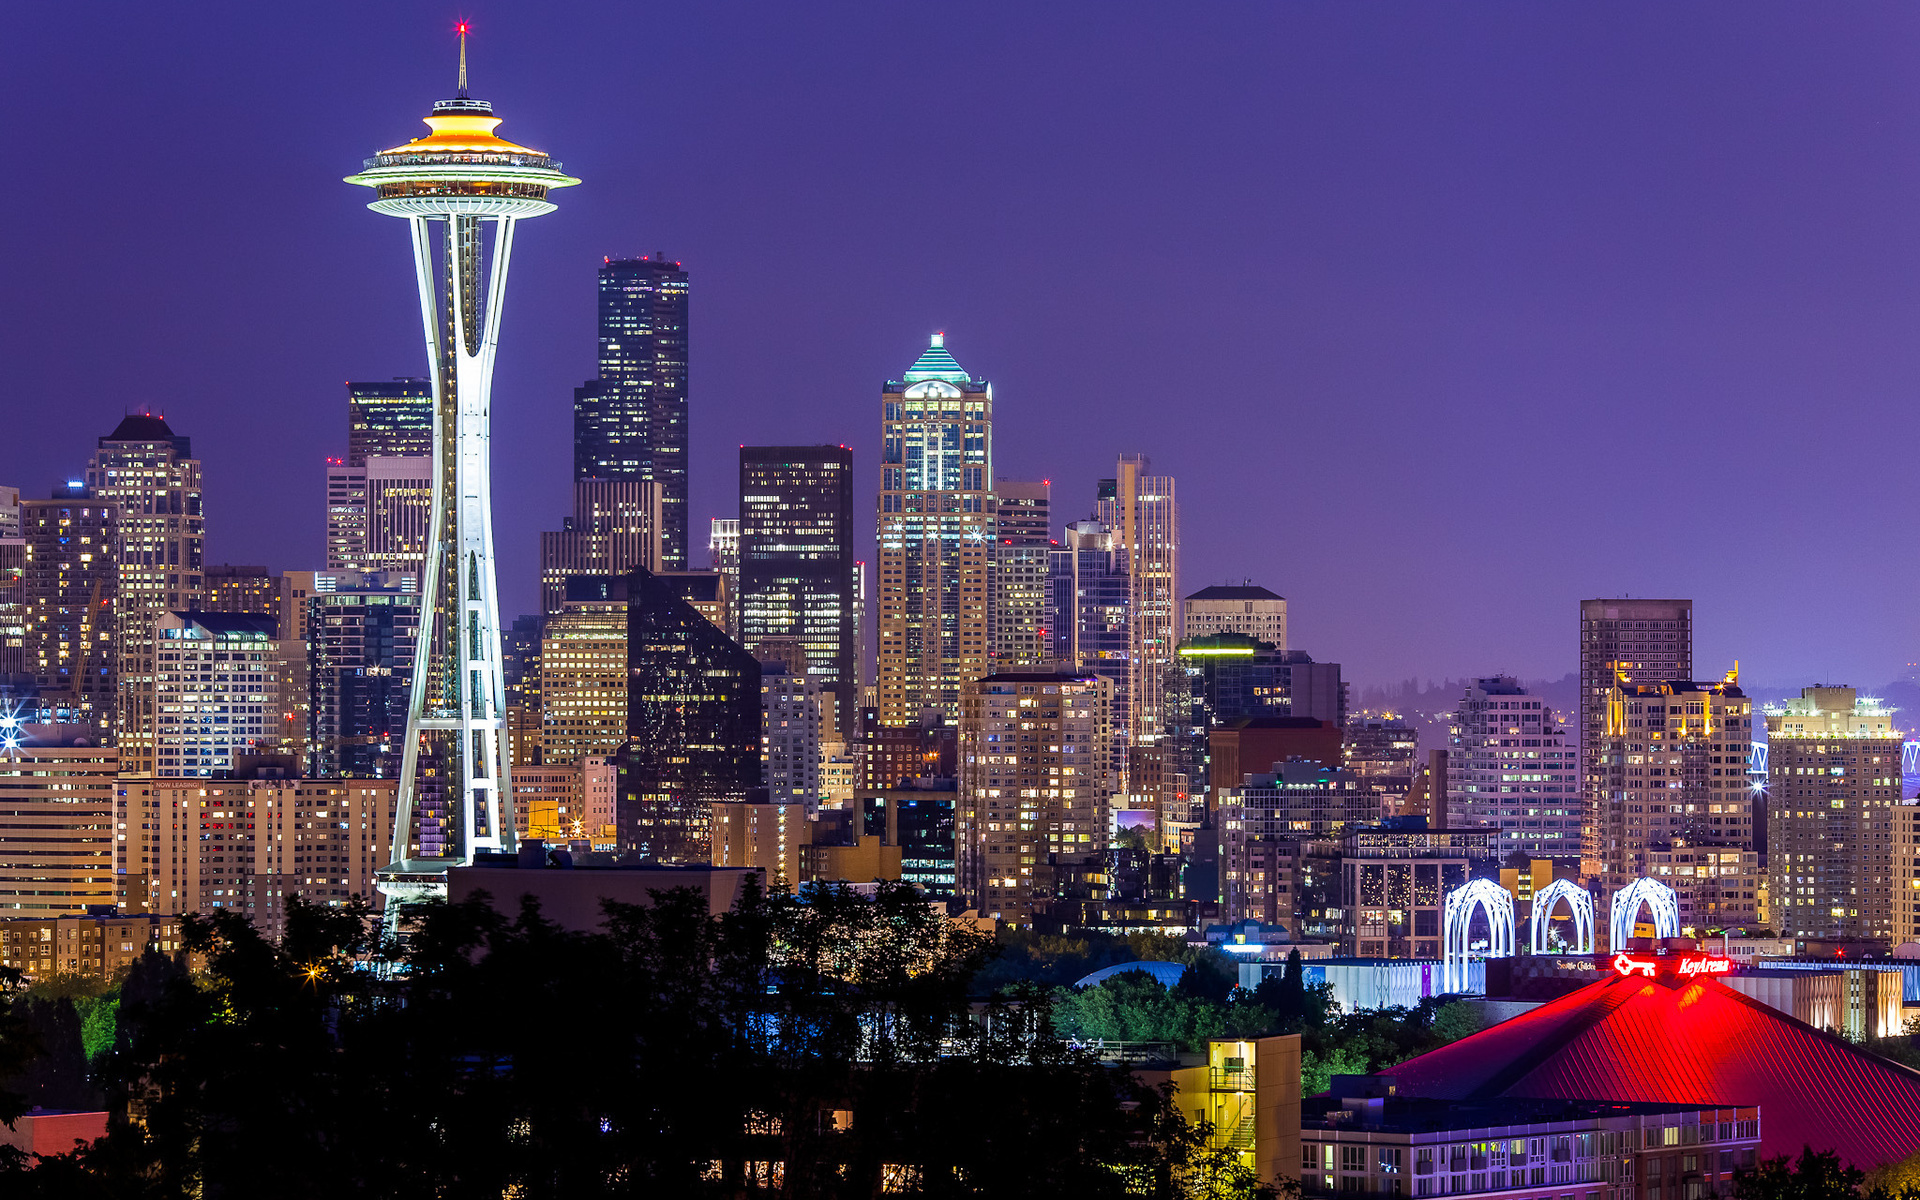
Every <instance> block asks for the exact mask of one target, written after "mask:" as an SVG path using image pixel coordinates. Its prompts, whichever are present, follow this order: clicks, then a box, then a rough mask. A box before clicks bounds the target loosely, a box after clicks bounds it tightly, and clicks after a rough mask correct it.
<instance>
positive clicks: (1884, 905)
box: [1765, 687, 1920, 953]
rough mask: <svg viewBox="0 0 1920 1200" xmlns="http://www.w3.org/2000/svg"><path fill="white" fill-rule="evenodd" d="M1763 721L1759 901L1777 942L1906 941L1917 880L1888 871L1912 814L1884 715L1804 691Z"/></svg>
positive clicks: (1825, 690) (1852, 699) (1840, 690)
mask: <svg viewBox="0 0 1920 1200" xmlns="http://www.w3.org/2000/svg"><path fill="white" fill-rule="evenodd" d="M1766 720H1767V795H1766V798H1765V802H1766V805H1767V825H1766V847H1767V876H1768V881H1769V885H1770V886H1769V888H1768V899H1769V904H1770V912H1771V917H1772V920H1773V923H1774V926H1775V928H1776V929H1778V930H1779V933H1780V936H1781V937H1791V938H1793V939H1795V942H1796V946H1795V949H1796V950H1798V951H1800V952H1802V953H1805V952H1807V951H1808V950H1810V949H1813V948H1812V947H1808V946H1806V945H1805V943H1806V942H1813V941H1819V942H1829V943H1832V942H1838V943H1843V944H1844V943H1859V942H1865V943H1871V944H1874V945H1875V946H1877V947H1880V948H1883V949H1889V950H1890V949H1892V948H1893V946H1894V945H1896V944H1898V943H1900V942H1904V941H1911V940H1914V939H1913V937H1912V932H1913V930H1912V925H1913V920H1912V917H1911V912H1912V907H1913V904H1914V897H1915V896H1916V894H1917V893H1916V889H1915V887H1914V882H1913V881H1914V880H1915V879H1916V878H1920V876H1915V875H1913V874H1911V873H1910V872H1903V871H1901V870H1899V869H1897V868H1898V867H1899V866H1901V865H1903V864H1901V863H1900V862H1899V861H1898V858H1899V857H1904V856H1896V847H1897V845H1898V844H1899V837H1898V831H1897V830H1896V829H1895V824H1896V822H1904V821H1906V820H1907V816H1908V813H1909V812H1910V811H1911V807H1910V806H1908V807H1906V808H1905V809H1904V810H1903V806H1902V804H1901V795H1900V792H1901V784H1900V766H1901V762H1900V759H1901V752H1902V749H1903V745H1902V742H1903V738H1902V735H1901V733H1900V731H1899V730H1897V729H1895V728H1894V727H1893V713H1892V711H1891V710H1889V709H1887V708H1884V707H1882V706H1881V704H1880V702H1879V701H1878V700H1873V699H1869V698H1866V697H1862V696H1860V695H1859V694H1858V693H1856V692H1855V691H1854V689H1852V688H1850V687H1808V688H1801V689H1800V695H1799V698H1797V699H1793V700H1788V701H1787V702H1786V703H1784V704H1782V705H1779V706H1777V707H1769V708H1768V709H1767V714H1766ZM1847 952H1848V953H1852V952H1853V950H1851V949H1849V950H1848V951H1847Z"/></svg>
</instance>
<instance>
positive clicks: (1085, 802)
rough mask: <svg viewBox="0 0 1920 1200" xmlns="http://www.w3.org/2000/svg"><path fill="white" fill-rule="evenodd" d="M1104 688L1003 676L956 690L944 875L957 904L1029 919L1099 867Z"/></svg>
mask: <svg viewBox="0 0 1920 1200" xmlns="http://www.w3.org/2000/svg"><path fill="white" fill-rule="evenodd" d="M1112 705H1113V683H1112V681H1111V680H1109V679H1107V678H1105V677H1103V676H1100V675H1094V674H1090V673H1082V672H1074V671H1003V672H998V673H996V674H993V675H989V676H987V677H986V678H984V679H980V680H976V681H974V682H972V683H969V684H967V686H966V689H965V693H964V706H963V709H962V715H961V719H960V790H959V799H958V800H957V802H956V805H955V818H954V838H955V845H956V851H955V866H954V870H955V874H956V880H957V882H956V887H957V890H958V891H959V893H960V895H961V897H962V903H964V904H965V906H966V907H968V908H977V909H979V910H980V912H981V913H982V914H983V915H986V916H991V917H994V918H996V919H998V920H1004V921H1010V922H1013V923H1015V924H1026V923H1030V922H1031V921H1032V920H1033V918H1034V917H1035V916H1036V915H1038V914H1041V913H1044V912H1045V910H1046V908H1047V906H1048V905H1049V904H1050V903H1051V902H1052V901H1054V900H1066V899H1090V898H1094V897H1090V896H1080V895H1077V894H1076V890H1077V888H1076V885H1077V884H1078V883H1079V882H1080V881H1081V880H1083V879H1085V878H1086V877H1087V871H1086V867H1087V865H1088V862H1089V860H1093V861H1094V862H1099V863H1104V859H1105V856H1106V851H1107V830H1108V812H1107V807H1108V798H1109V796H1110V794H1111V793H1110V791H1109V789H1108V787H1107V785H1106V780H1105V778H1104V773H1103V771H1102V770H1101V767H1100V764H1101V762H1102V761H1103V760H1104V759H1105V758H1106V756H1107V749H1108V747H1107V742H1108V740H1109V739H1110V737H1111V736H1112V720H1113V717H1112Z"/></svg>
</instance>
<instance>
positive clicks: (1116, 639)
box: [1047, 520, 1133, 790]
mask: <svg viewBox="0 0 1920 1200" xmlns="http://www.w3.org/2000/svg"><path fill="white" fill-rule="evenodd" d="M1047 586H1048V620H1049V622H1050V627H1051V630H1052V637H1051V640H1052V643H1053V658H1054V660H1055V661H1057V662H1060V663H1065V664H1068V665H1069V666H1071V667H1072V668H1073V669H1074V670H1078V671H1092V672H1095V673H1096V674H1099V675H1104V676H1106V677H1107V678H1108V679H1111V680H1112V681H1113V711H1114V712H1115V713H1116V714H1122V715H1124V714H1125V713H1127V712H1130V711H1131V705H1130V703H1129V701H1128V696H1129V695H1130V693H1129V691H1128V686H1129V684H1130V683H1131V682H1132V679H1133V675H1132V673H1131V672H1130V671H1128V669H1127V656H1128V654H1130V653H1131V646H1132V633H1131V631H1130V626H1131V621H1130V614H1131V611H1132V610H1131V608H1130V601H1129V582H1128V579H1127V566H1126V556H1125V555H1124V554H1123V553H1122V552H1121V551H1120V548H1119V544H1118V542H1117V540H1116V538H1115V537H1114V533H1113V529H1112V527H1110V526H1108V525H1107V524H1105V523H1104V522H1101V521H1096V520H1086V521H1075V522H1073V523H1072V524H1069V525H1068V526H1067V527H1066V528H1065V529H1063V530H1061V533H1060V547H1059V549H1057V550H1052V551H1049V552H1048V555H1047ZM1127 738H1128V730H1127V727H1126V722H1125V721H1124V720H1120V719H1118V718H1116V720H1115V724H1114V729H1113V737H1112V750H1111V761H1110V762H1109V763H1108V764H1107V770H1108V774H1109V784H1110V786H1113V787H1114V788H1116V790H1119V789H1120V784H1121V780H1122V779H1123V778H1124V776H1125V772H1126V748H1127V744H1128V740H1127Z"/></svg>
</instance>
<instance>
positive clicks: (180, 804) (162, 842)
mask: <svg viewBox="0 0 1920 1200" xmlns="http://www.w3.org/2000/svg"><path fill="white" fill-rule="evenodd" d="M117 791H118V793H119V795H118V812H117V815H118V816H119V819H120V821H121V822H124V823H125V824H126V825H127V826H129V832H131V829H132V827H134V826H139V827H141V828H142V829H143V830H144V831H145V832H144V833H143V834H142V835H141V836H143V837H146V838H147V839H148V840H147V841H146V842H145V843H144V844H143V846H142V851H143V853H142V855H141V861H140V862H139V863H137V864H136V863H133V862H128V863H127V864H126V865H127V871H126V874H125V875H123V876H121V878H122V879H123V880H125V881H126V884H125V888H124V896H123V898H122V902H121V906H122V907H123V908H125V909H127V910H128V911H135V912H138V911H145V912H154V913H176V912H181V913H184V912H199V913H213V912H217V911H220V910H228V911H232V912H238V913H241V914H242V915H244V916H246V917H248V918H249V919H251V920H252V921H253V923H254V927H255V928H256V929H259V930H260V931H261V932H262V933H264V934H265V935H266V936H267V937H269V938H278V937H279V936H280V934H281V932H282V930H283V929H284V926H285V921H286V905H287V900H288V899H289V898H290V897H294V896H298V897H300V898H301V899H302V900H305V901H306V902H307V903H309V904H317V905H322V906H328V907H335V908H337V907H339V906H341V905H344V904H345V903H346V902H347V901H348V900H349V899H350V898H351V897H354V896H361V897H364V898H366V899H368V900H370V901H372V902H373V904H374V907H375V908H376V909H378V908H379V907H380V900H381V898H380V895H379V894H378V892H376V890H375V886H374V873H375V872H376V871H378V870H379V869H380V868H381V867H384V866H385V865H386V863H387V851H388V839H389V838H390V837H391V836H392V833H393V810H394V804H395V799H396V797H397V795H398V793H399V781H398V780H393V779H297V778H293V779H289V778H247V779H211V780H194V781H193V782H192V783H185V782H179V781H169V780H164V779H139V778H133V777H129V778H126V779H123V780H121V783H120V786H119V788H118V789H117ZM128 844H129V845H131V844H132V843H131V842H129V843H128Z"/></svg>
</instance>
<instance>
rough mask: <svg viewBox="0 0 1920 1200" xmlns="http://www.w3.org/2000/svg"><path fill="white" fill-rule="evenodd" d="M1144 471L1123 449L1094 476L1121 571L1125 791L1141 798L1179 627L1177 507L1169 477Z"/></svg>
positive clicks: (1160, 731)
mask: <svg viewBox="0 0 1920 1200" xmlns="http://www.w3.org/2000/svg"><path fill="white" fill-rule="evenodd" d="M1150 472H1151V466H1150V464H1149V463H1148V461H1147V457H1146V456H1145V455H1143V454H1123V455H1121V456H1120V462H1119V465H1118V467H1117V468H1116V471H1115V475H1114V478H1112V479H1103V480H1101V481H1100V499H1099V503H1098V504H1097V505H1096V509H1095V514H1094V515H1095V516H1096V517H1097V518H1098V519H1099V520H1101V521H1103V522H1105V523H1106V525H1107V526H1108V527H1109V528H1111V529H1112V530H1113V535H1114V548H1115V549H1116V550H1118V551H1119V553H1120V556H1121V561H1122V563H1123V564H1124V565H1125V567H1126V572H1127V612H1128V621H1127V673H1128V676H1129V678H1128V683H1127V712H1126V730H1127V733H1126V736H1127V755H1128V766H1127V771H1128V779H1127V784H1126V790H1127V791H1129V792H1130V793H1134V794H1138V795H1142V796H1144V797H1147V798H1151V796H1152V793H1153V791H1154V790H1155V789H1154V788H1153V786H1152V784H1151V783H1149V782H1148V781H1149V780H1150V779H1151V778H1152V777H1154V776H1156V775H1158V773H1159V772H1158V771H1157V770H1156V769H1155V768H1154V766H1153V765H1152V760H1153V758H1154V756H1155V755H1156V753H1157V750H1158V746H1159V742H1160V739H1161V738H1162V737H1163V736H1165V730H1166V711H1165V706H1164V692H1165V686H1166V676H1167V669H1168V668H1169V667H1171V666H1173V664H1174V649H1175V647H1176V646H1178V645H1179V642H1180V634H1181V630H1182V628H1183V623H1182V621H1181V617H1180V593H1179V576H1180V510H1179V508H1178V506H1177V505H1176V504H1175V502H1174V492H1173V478H1172V477H1171V476H1167V475H1154V474H1151V473H1150ZM1117 723H1118V722H1117V720H1116V724H1117ZM1136 777H1138V778H1136Z"/></svg>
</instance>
